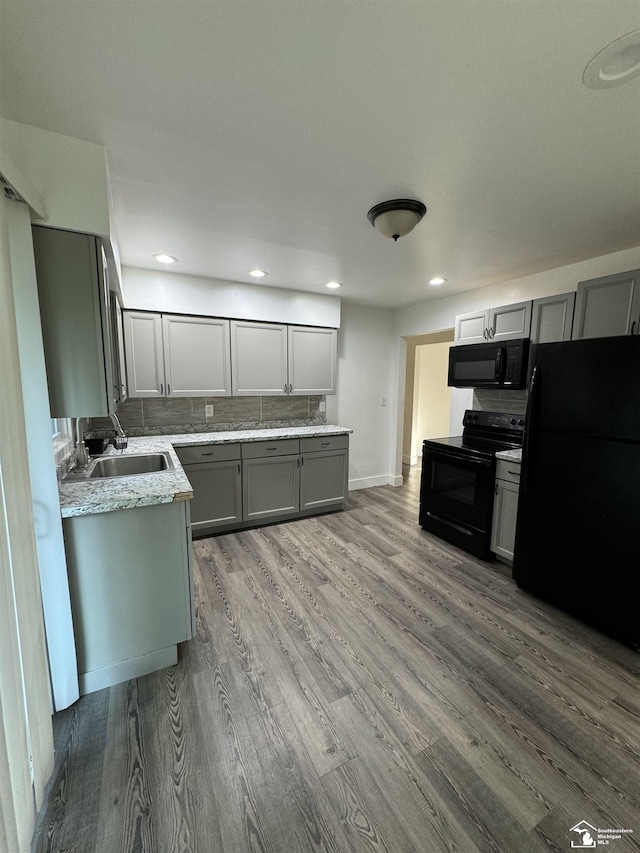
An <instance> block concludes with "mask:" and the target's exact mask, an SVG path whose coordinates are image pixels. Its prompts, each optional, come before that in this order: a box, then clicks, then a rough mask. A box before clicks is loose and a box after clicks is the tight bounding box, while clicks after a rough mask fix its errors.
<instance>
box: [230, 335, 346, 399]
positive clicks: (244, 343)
mask: <svg viewBox="0 0 640 853" xmlns="http://www.w3.org/2000/svg"><path fill="white" fill-rule="evenodd" d="M337 340H338V332H337V329H327V328H316V327H312V326H287V325H284V324H276V323H253V322H248V321H241V320H233V321H232V322H231V366H232V376H233V393H234V394H244V395H247V396H252V395H260V396H274V397H275V396H284V395H286V394H301V395H302V394H305V395H308V394H335V393H336V364H337Z"/></svg>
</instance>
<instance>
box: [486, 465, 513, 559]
mask: <svg viewBox="0 0 640 853" xmlns="http://www.w3.org/2000/svg"><path fill="white" fill-rule="evenodd" d="M519 491H520V487H519V486H518V485H517V484H516V483H509V482H507V481H506V480H496V486H495V495H494V500H493V520H492V522H491V550H492V551H493V552H494V553H495V554H498V555H499V556H500V557H503V558H504V559H505V560H508V561H509V562H510V563H512V562H513V548H514V544H515V540H516V519H517V516H518V492H519Z"/></svg>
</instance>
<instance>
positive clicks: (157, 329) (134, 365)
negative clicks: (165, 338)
mask: <svg viewBox="0 0 640 853" xmlns="http://www.w3.org/2000/svg"><path fill="white" fill-rule="evenodd" d="M123 319H124V342H125V355H126V361H127V384H128V390H129V396H130V397H164V395H165V390H166V389H165V379H164V355H163V349H162V318H161V316H160V314H149V313H146V312H141V311H125V312H124V315H123Z"/></svg>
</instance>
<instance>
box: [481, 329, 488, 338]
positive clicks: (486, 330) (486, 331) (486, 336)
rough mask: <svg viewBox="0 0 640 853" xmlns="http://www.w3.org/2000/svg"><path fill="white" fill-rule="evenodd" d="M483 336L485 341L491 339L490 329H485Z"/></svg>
mask: <svg viewBox="0 0 640 853" xmlns="http://www.w3.org/2000/svg"><path fill="white" fill-rule="evenodd" d="M482 337H483V338H484V339H485V341H488V340H489V329H483V331H482Z"/></svg>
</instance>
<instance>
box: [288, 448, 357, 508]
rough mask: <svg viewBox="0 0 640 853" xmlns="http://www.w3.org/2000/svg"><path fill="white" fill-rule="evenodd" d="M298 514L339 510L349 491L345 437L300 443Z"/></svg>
mask: <svg viewBox="0 0 640 853" xmlns="http://www.w3.org/2000/svg"><path fill="white" fill-rule="evenodd" d="M300 453H301V465H300V510H301V512H302V511H308V510H316V509H326V510H329V509H331V508H335V507H337V506H340V505H341V504H342V503H344V501H345V500H346V497H347V491H348V488H349V437H348V436H346V435H336V436H328V437H327V438H303V439H300Z"/></svg>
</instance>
